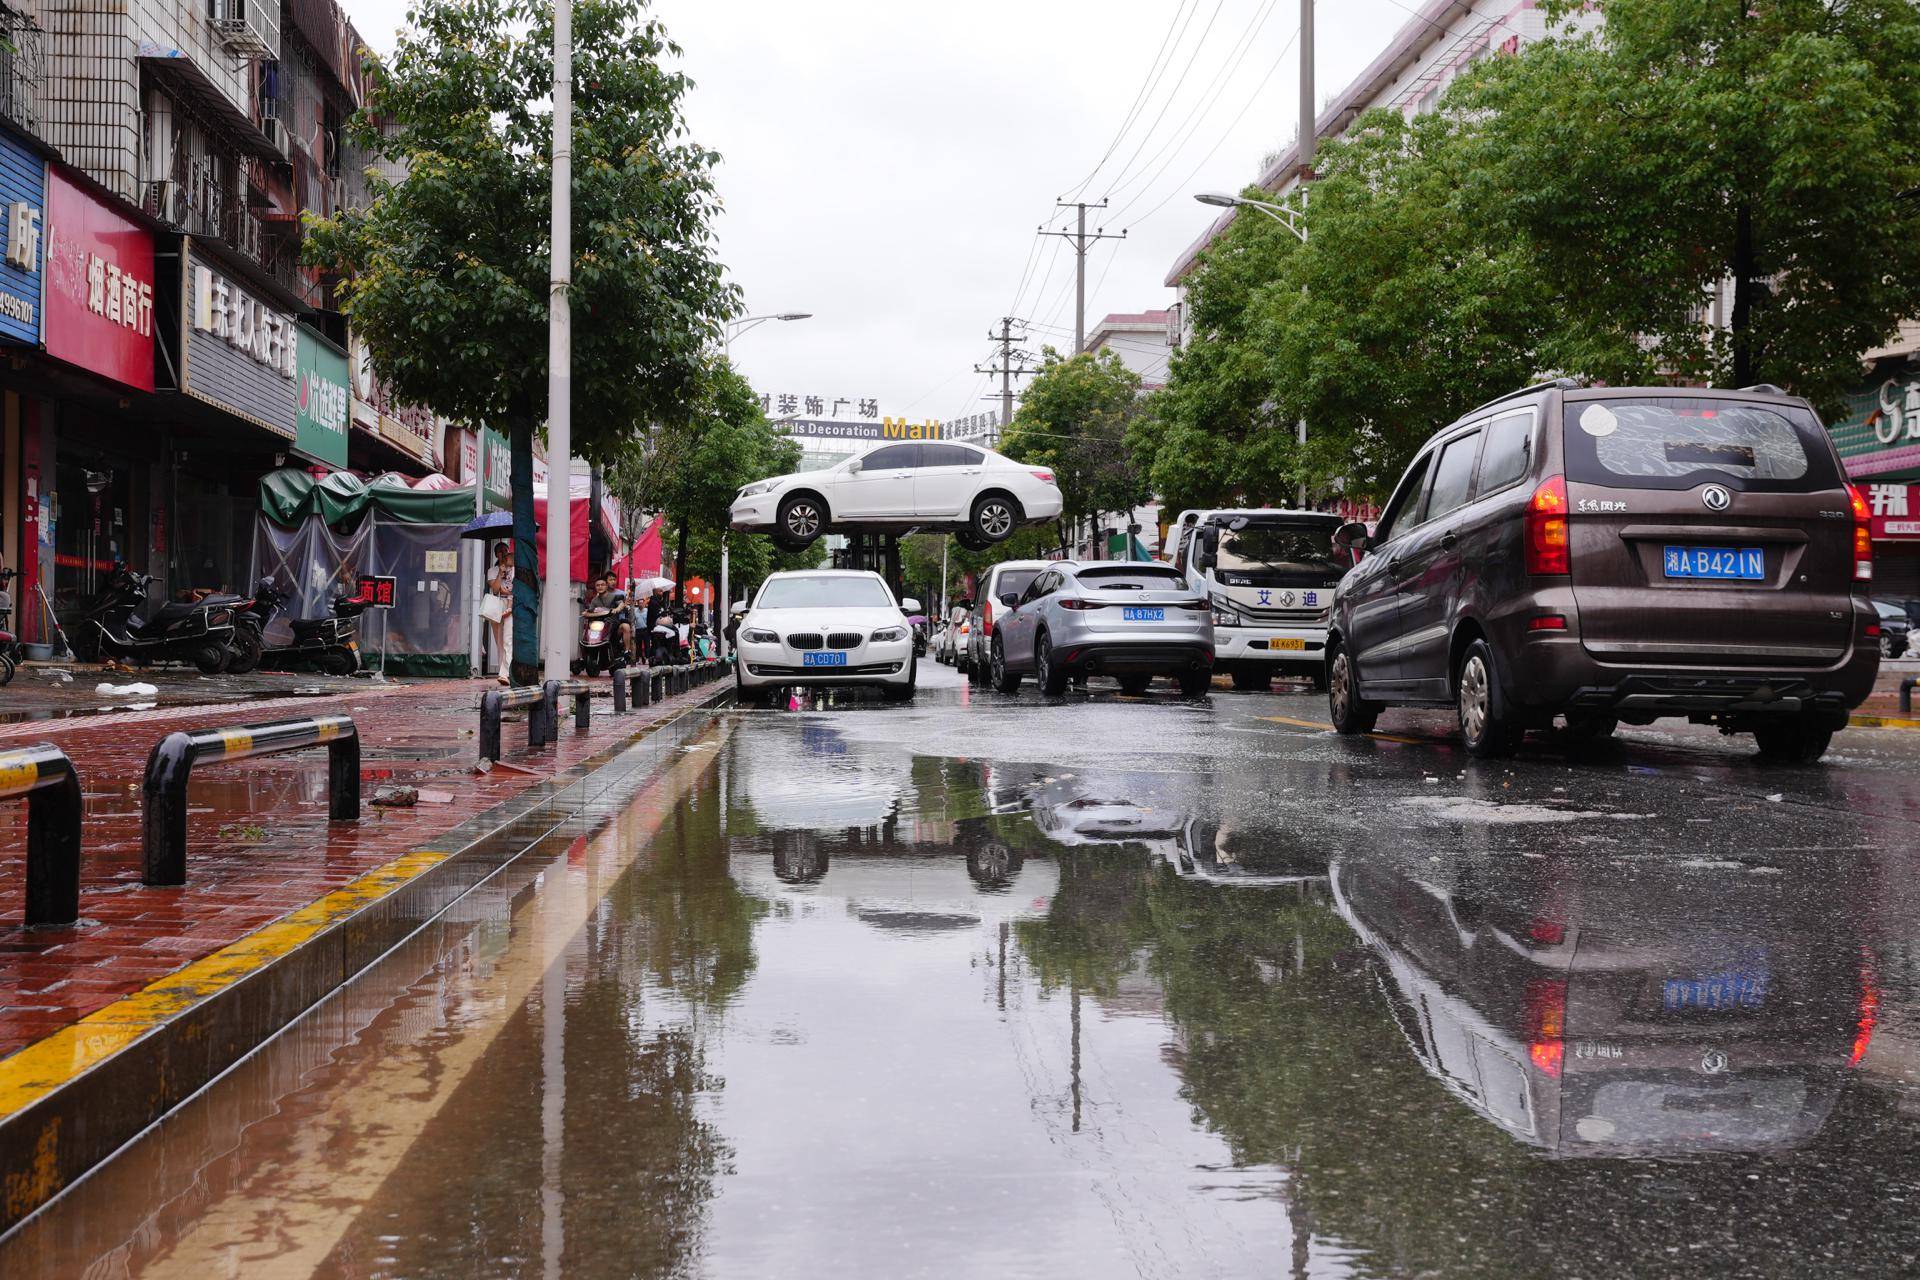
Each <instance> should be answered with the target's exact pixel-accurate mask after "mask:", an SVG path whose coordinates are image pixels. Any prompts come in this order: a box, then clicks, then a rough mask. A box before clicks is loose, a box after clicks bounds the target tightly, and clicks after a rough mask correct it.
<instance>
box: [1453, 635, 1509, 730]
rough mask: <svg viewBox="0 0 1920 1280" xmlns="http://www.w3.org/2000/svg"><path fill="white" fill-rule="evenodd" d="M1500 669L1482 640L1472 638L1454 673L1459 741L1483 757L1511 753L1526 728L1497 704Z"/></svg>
mask: <svg viewBox="0 0 1920 1280" xmlns="http://www.w3.org/2000/svg"><path fill="white" fill-rule="evenodd" d="M1498 680H1499V669H1498V668H1497V667H1495V666H1494V663H1493V650H1492V648H1491V647H1489V646H1488V644H1487V642H1486V641H1485V640H1475V641H1474V642H1473V643H1472V644H1470V645H1468V646H1467V651H1466V653H1464V654H1462V655H1461V658H1460V669H1459V670H1458V671H1457V672H1456V673H1455V674H1454V682H1453V687H1454V699H1453V701H1454V709H1455V711H1456V712H1457V713H1458V715H1459V718H1460V741H1461V743H1462V744H1463V745H1464V746H1465V747H1466V749H1467V754H1468V755H1470V756H1476V757H1478V758H1480V759H1482V760H1491V759H1498V758H1499V757H1502V756H1510V755H1512V754H1513V752H1514V748H1516V747H1518V746H1519V745H1520V739H1521V738H1522V737H1523V736H1524V734H1525V730H1524V729H1522V728H1521V726H1520V725H1518V724H1516V723H1515V722H1514V720H1513V717H1512V716H1511V715H1508V714H1506V712H1505V710H1504V709H1503V708H1501V707H1499V705H1498V703H1499V700H1500V699H1499V693H1500V691H1499V688H1498Z"/></svg>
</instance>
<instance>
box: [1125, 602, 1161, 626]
mask: <svg viewBox="0 0 1920 1280" xmlns="http://www.w3.org/2000/svg"><path fill="white" fill-rule="evenodd" d="M1120 620H1121V621H1122V622H1165V621H1166V620H1167V611H1166V610H1165V609H1152V608H1148V607H1147V606H1145V605H1133V604H1130V605H1126V606H1124V607H1123V608H1122V609H1121V610H1120Z"/></svg>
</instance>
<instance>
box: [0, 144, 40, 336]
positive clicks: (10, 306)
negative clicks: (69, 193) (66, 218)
mask: <svg viewBox="0 0 1920 1280" xmlns="http://www.w3.org/2000/svg"><path fill="white" fill-rule="evenodd" d="M46 175H47V165H46V161H44V160H42V159H41V158H40V155H39V153H38V152H36V151H33V150H31V149H29V148H28V147H26V146H25V145H23V144H22V143H20V142H18V141H16V140H15V139H14V137H13V135H12V134H10V133H8V132H7V131H6V130H4V129H0V342H22V343H29V344H31V343H35V342H38V341H40V264H41V260H42V259H43V258H44V257H45V255H44V254H43V253H41V234H42V231H43V229H44V226H45V222H44V212H45V209H44V206H45V204H46V199H47V183H46Z"/></svg>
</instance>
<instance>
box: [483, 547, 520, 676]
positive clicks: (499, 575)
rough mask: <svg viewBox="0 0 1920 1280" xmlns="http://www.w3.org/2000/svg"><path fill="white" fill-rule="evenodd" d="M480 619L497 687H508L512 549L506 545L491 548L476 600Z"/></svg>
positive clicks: (510, 644)
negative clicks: (490, 649)
mask: <svg viewBox="0 0 1920 1280" xmlns="http://www.w3.org/2000/svg"><path fill="white" fill-rule="evenodd" d="M480 616H481V617H482V618H484V619H485V620H486V623H487V631H488V633H489V634H490V635H491V636H492V637H493V657H494V662H495V663H496V664H498V666H499V668H500V683H501V684H511V683H513V681H512V678H511V677H510V676H509V674H508V671H507V668H508V663H509V655H510V654H511V653H512V647H513V548H512V547H511V546H509V545H508V544H507V543H504V542H496V543H494V544H493V567H492V568H491V569H489V570H488V571H487V593H486V594H485V595H483V596H481V597H480ZM481 674H482V675H484V674H485V673H484V672H482V673H481Z"/></svg>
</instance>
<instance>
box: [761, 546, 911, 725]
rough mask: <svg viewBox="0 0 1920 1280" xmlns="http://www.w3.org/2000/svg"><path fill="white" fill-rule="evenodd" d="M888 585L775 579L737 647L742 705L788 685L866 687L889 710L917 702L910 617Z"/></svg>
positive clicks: (838, 572)
mask: <svg viewBox="0 0 1920 1280" xmlns="http://www.w3.org/2000/svg"><path fill="white" fill-rule="evenodd" d="M919 609H920V602H919V601H918V600H913V599H908V600H906V601H905V602H896V601H895V600H894V598H893V592H892V590H891V589H889V588H888V586H887V583H886V579H884V578H882V577H881V576H880V575H879V574H877V573H871V572H867V571H864V570H852V569H805V570H796V571H793V572H789V573H776V574H773V575H771V576H770V577H768V578H767V580H766V581H765V582H763V583H761V584H760V591H759V594H757V595H756V596H754V598H753V605H752V607H751V608H749V609H748V610H747V613H746V616H744V617H742V618H741V619H740V630H739V632H738V633H737V636H736V639H735V641H734V644H735V647H736V648H737V649H738V656H737V658H736V659H735V661H734V665H733V678H734V687H735V689H736V691H737V692H738V693H739V695H740V700H741V701H742V702H749V701H753V700H755V699H757V698H759V697H761V696H763V695H765V694H766V693H767V692H768V691H770V690H773V689H778V688H781V687H782V686H785V685H869V686H872V687H875V688H878V689H879V690H880V694H881V696H882V697H884V698H886V699H887V700H888V701H892V702H904V701H905V700H906V699H908V698H911V697H912V696H913V685H914V679H915V676H916V670H915V664H914V657H913V627H912V626H911V625H909V624H908V622H907V614H908V613H917V612H919Z"/></svg>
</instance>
